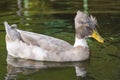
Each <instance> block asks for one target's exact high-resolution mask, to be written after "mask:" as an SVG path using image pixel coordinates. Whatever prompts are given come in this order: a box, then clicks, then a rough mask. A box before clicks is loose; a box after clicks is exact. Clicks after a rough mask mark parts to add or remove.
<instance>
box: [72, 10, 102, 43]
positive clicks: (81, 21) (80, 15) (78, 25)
mask: <svg viewBox="0 0 120 80" xmlns="http://www.w3.org/2000/svg"><path fill="white" fill-rule="evenodd" d="M74 20H75V30H76V37H77V38H79V39H84V38H87V37H92V38H94V39H96V40H97V41H98V42H101V43H103V42H104V39H103V38H102V37H101V36H100V35H99V33H98V32H97V29H96V26H97V20H96V19H95V18H94V17H92V16H88V15H87V14H85V13H84V12H81V11H77V14H76V16H75V19H74Z"/></svg>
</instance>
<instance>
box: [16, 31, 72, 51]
mask: <svg viewBox="0 0 120 80" xmlns="http://www.w3.org/2000/svg"><path fill="white" fill-rule="evenodd" d="M17 31H18V32H19V33H20V35H21V37H22V40H23V41H24V42H25V43H26V44H28V45H34V46H38V47H41V48H43V49H45V50H47V51H64V50H69V49H70V48H72V47H73V46H72V45H71V44H69V43H68V42H66V41H63V40H61V39H57V38H54V37H51V36H47V35H42V34H37V33H33V32H28V31H23V30H17Z"/></svg>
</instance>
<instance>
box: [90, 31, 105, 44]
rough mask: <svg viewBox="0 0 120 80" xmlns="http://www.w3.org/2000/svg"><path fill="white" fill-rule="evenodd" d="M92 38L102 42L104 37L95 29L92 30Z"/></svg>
mask: <svg viewBox="0 0 120 80" xmlns="http://www.w3.org/2000/svg"><path fill="white" fill-rule="evenodd" d="M91 36H92V37H93V38H94V39H96V40H97V41H98V42H100V43H104V39H103V38H102V37H101V36H100V35H99V33H98V32H97V31H96V30H93V33H92V35H91Z"/></svg>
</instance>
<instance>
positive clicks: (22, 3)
mask: <svg viewBox="0 0 120 80" xmlns="http://www.w3.org/2000/svg"><path fill="white" fill-rule="evenodd" d="M86 3H87V2H85V0H84V2H83V1H82V0H74V1H71V0H36V1H35V0H1V1H0V56H1V58H0V80H5V79H6V80H11V79H12V80H14V79H16V80H120V1H119V0H92V1H88V5H87V4H86ZM87 6H88V7H87ZM77 10H82V11H85V12H86V13H89V14H92V15H94V16H95V17H96V18H97V20H98V23H99V26H100V27H98V31H99V33H100V34H101V35H102V36H103V37H104V38H105V40H106V43H104V44H100V43H98V42H96V41H95V40H93V39H88V44H89V47H90V50H91V57H90V59H89V60H88V61H85V62H72V63H52V62H37V61H31V60H23V59H16V58H12V57H7V51H6V45H5V29H4V26H3V22H4V21H8V22H9V23H10V24H14V23H15V24H17V25H18V28H19V29H22V30H27V31H33V32H36V33H41V34H45V35H49V36H53V37H57V38H60V39H63V40H65V41H67V42H69V43H71V44H74V22H73V21H74V20H73V19H74V16H75V12H76V11H77ZM76 66H77V67H76ZM77 75H81V76H82V77H78V76H77ZM85 75H86V76H85Z"/></svg>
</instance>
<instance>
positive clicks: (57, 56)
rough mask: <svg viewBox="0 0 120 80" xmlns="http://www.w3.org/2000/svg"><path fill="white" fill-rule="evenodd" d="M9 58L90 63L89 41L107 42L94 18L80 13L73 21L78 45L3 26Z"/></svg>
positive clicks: (77, 13)
mask: <svg viewBox="0 0 120 80" xmlns="http://www.w3.org/2000/svg"><path fill="white" fill-rule="evenodd" d="M4 26H5V31H6V37H5V40H6V49H7V52H8V55H11V56H13V57H16V58H21V59H22V58H23V59H31V60H37V61H54V62H71V61H84V60H87V59H89V57H90V50H89V46H88V44H87V41H86V39H87V38H89V37H92V38H94V39H96V40H97V41H98V42H100V43H104V39H103V38H102V37H101V36H100V34H99V33H98V31H97V28H96V26H97V20H96V18H95V17H93V16H92V15H91V16H90V15H87V14H85V13H84V12H82V11H79V10H78V11H77V12H76V16H75V18H74V26H75V43H74V45H71V44H70V43H68V42H67V41H64V40H62V39H58V38H55V37H52V36H48V35H44V34H38V33H35V32H29V31H24V30H20V29H17V25H16V24H13V25H9V24H8V22H7V21H5V22H4Z"/></svg>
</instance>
